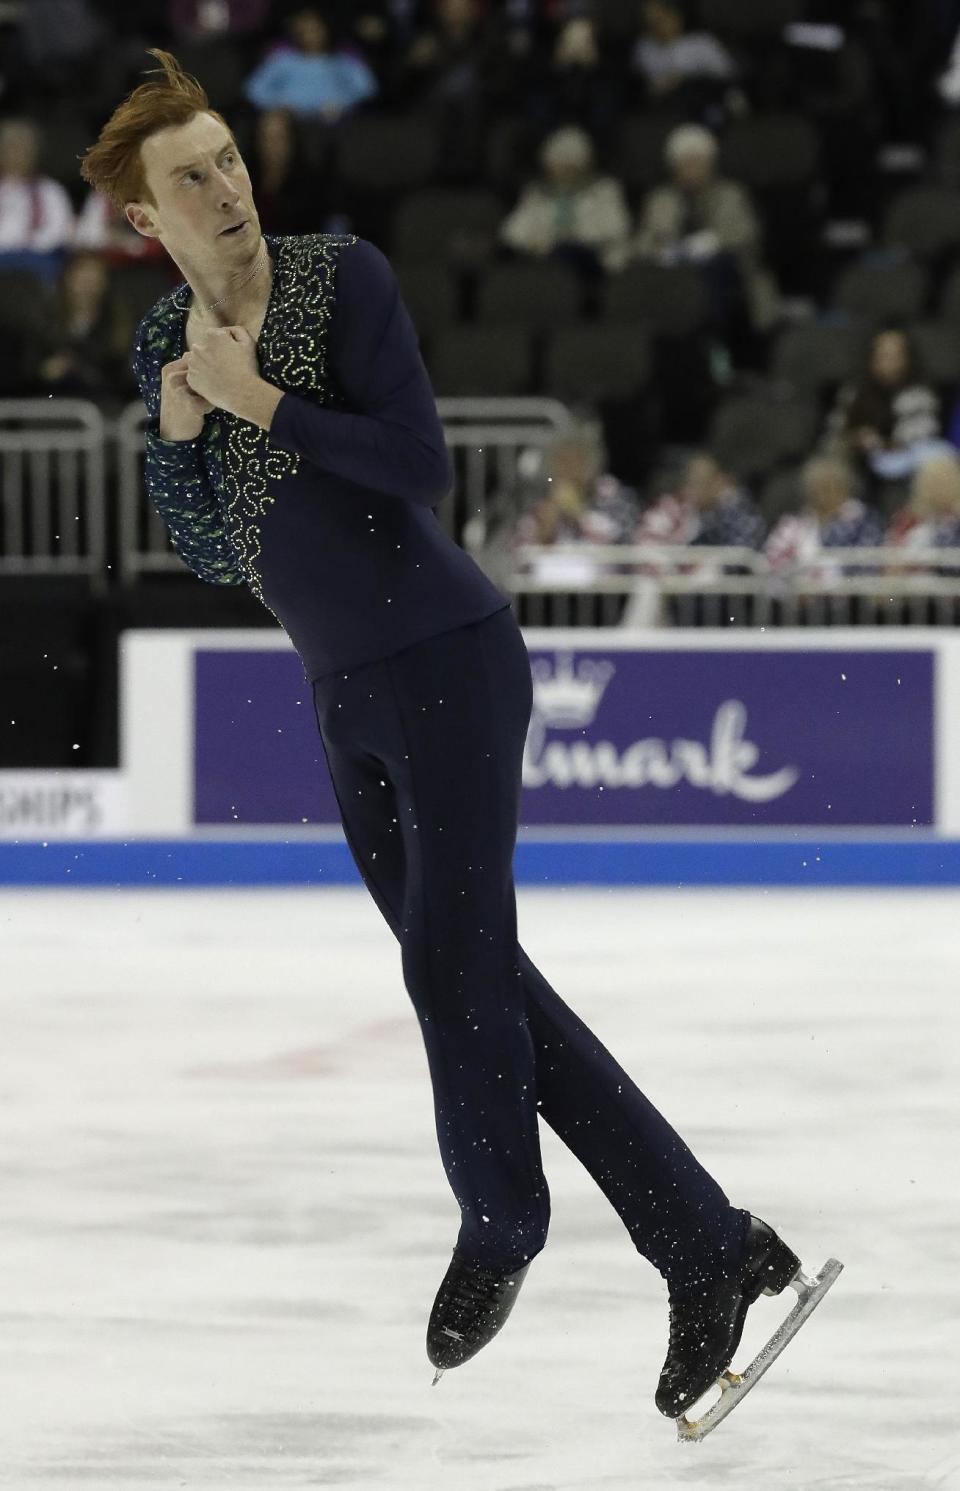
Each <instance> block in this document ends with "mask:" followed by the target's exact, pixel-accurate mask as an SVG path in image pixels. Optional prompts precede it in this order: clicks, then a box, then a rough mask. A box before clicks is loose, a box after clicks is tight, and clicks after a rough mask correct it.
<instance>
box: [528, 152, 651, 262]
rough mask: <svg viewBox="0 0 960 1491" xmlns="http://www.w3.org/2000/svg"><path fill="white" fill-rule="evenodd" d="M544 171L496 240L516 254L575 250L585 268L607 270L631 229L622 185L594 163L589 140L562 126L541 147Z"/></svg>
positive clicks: (542, 253)
mask: <svg viewBox="0 0 960 1491" xmlns="http://www.w3.org/2000/svg"><path fill="white" fill-rule="evenodd" d="M540 162H541V165H542V167H543V172H542V175H541V176H539V177H538V178H537V179H536V180H534V181H531V182H529V183H528V184H527V185H526V186H525V187H524V188H523V191H522V192H521V194H520V200H519V202H518V203H517V205H516V206H515V207H514V209H513V211H512V212H510V213H509V214H508V215H507V217H506V218H504V220H503V222H502V223H501V225H500V235H499V236H500V240H501V242H502V243H504V244H506V245H507V246H508V247H510V248H512V249H514V250H515V251H516V252H518V253H523V254H535V255H539V256H541V257H542V256H546V255H547V254H551V253H554V252H555V251H556V250H558V249H564V248H566V249H569V248H571V247H572V248H573V249H574V250H575V252H576V255H577V257H578V258H579V259H580V260H581V262H582V263H585V264H586V265H587V266H588V267H589V266H592V267H594V268H597V269H599V268H603V269H605V268H606V265H607V259H608V257H609V255H610V254H611V253H612V252H613V251H614V250H615V249H622V247H623V245H625V243H626V241H627V238H628V235H629V233H630V212H629V209H628V207H627V202H626V198H625V196H624V191H623V187H622V186H621V185H620V182H619V181H617V179H616V178H615V177H613V176H604V175H602V174H600V173H598V172H597V170H596V167H595V152H594V146H593V141H592V140H591V138H590V136H589V135H588V134H587V132H586V130H583V129H581V128H580V127H579V126H578V125H565V126H564V127H563V128H562V129H558V130H555V131H554V133H553V134H551V135H549V136H548V137H547V139H546V140H545V141H544V142H543V144H542V146H541V147H540Z"/></svg>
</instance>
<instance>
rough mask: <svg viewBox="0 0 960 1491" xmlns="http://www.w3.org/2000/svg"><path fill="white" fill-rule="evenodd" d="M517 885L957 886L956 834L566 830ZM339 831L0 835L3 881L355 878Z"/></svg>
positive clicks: (528, 852)
mask: <svg viewBox="0 0 960 1491" xmlns="http://www.w3.org/2000/svg"><path fill="white" fill-rule="evenodd" d="M514 865H515V881H516V884H517V885H529V886H541V887H548V886H565V885H638V886H639V885H662V886H683V885H690V886H698V885H699V886H704V885H753V886H766V885H795V886H830V885H894V886H895V885H960V841H958V840H955V839H926V840H919V841H918V840H903V839H900V840H892V839H886V840H881V839H876V840H870V841H867V840H858V841H851V840H832V841H827V842H825V843H817V842H816V841H815V840H809V839H808V840H803V841H799V842H798V841H794V842H792V843H786V842H783V841H770V840H768V841H765V842H760V843H755V842H745V841H743V840H728V841H719V840H716V839H715V840H711V841H702V840H701V841H693V840H684V841H683V842H677V841H672V842H668V841H664V840H657V841H650V840H648V841H623V840H619V841H607V842H603V841H596V840H593V841H589V842H586V841H580V842H576V841H572V840H550V841H545V840H539V841H536V840H534V841H530V840H526V841H521V842H519V843H518V844H517V850H516V857H515V861H514ZM359 884H360V879H359V876H358V874H357V871H356V869H355V867H354V864H353V861H352V859H351V858H350V854H349V851H348V849H347V846H346V844H344V843H342V842H337V841H336V840H334V841H332V842H328V841H326V840H313V841H311V840H302V841H300V842H295V843H284V842H283V841H281V840H257V841H250V840H246V841H240V840H233V841H223V840H211V839H208V840H184V839H159V840H147V839H141V840H131V841H128V842H122V841H119V840H106V839H104V840H94V841H88V842H82V843H80V842H67V841H66V840H59V841H58V840H54V839H51V840H49V841H48V843H47V844H46V845H43V844H39V843H22V844H14V843H0V885H8V886H10V885H55V886H67V885H99V886H116V887H129V886H150V885H165V886H188V885H208V886H231V885H318V886H319V885H359Z"/></svg>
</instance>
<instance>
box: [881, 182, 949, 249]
mask: <svg viewBox="0 0 960 1491" xmlns="http://www.w3.org/2000/svg"><path fill="white" fill-rule="evenodd" d="M883 240H884V242H885V243H887V244H890V245H895V246H897V247H901V248H906V249H909V250H910V252H911V253H914V254H916V255H917V257H918V258H921V259H933V258H936V257H937V256H938V255H940V254H942V253H943V252H944V251H945V250H947V249H954V248H956V247H957V246H958V245H960V192H955V191H950V190H948V189H947V188H945V187H938V186H918V187H911V188H910V189H909V190H908V191H905V192H901V193H900V195H899V196H898V197H896V198H894V200H893V202H891V204H890V207H889V209H888V211H887V215H886V218H885V220H884V224H883Z"/></svg>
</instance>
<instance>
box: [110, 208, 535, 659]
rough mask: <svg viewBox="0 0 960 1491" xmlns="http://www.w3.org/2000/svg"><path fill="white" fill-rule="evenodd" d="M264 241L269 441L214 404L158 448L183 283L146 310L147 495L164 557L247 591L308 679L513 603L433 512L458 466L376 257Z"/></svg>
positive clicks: (309, 242)
mask: <svg viewBox="0 0 960 1491" xmlns="http://www.w3.org/2000/svg"><path fill="white" fill-rule="evenodd" d="M264 237H265V239H266V243H267V249H268V252H269V254H270V257H271V259H272V260H273V283H272V287H271V292H270V300H269V304H268V306H267V310H266V314H265V316H264V320H263V326H262V329H261V332H260V336H259V339H258V341H257V360H258V364H259V368H260V374H261V376H262V377H263V378H265V379H266V380H267V382H268V383H272V384H274V385H275V386H276V387H277V388H281V389H283V390H284V394H283V397H282V398H281V400H280V402H279V403H278V405H277V407H276V411H275V413H274V415H273V419H272V421H271V425H270V429H269V431H266V430H262V429H261V428H260V427H259V426H258V425H255V424H252V423H250V421H248V420H244V419H240V418H238V416H236V415H234V414H230V413H228V412H227V411H226V410H223V409H214V410H212V411H211V412H210V413H208V414H207V415H206V416H205V418H204V423H203V431H202V433H201V434H200V435H199V436H198V437H197V438H196V439H195V440H163V439H161V438H160V434H159V415H160V391H161V382H160V372H161V369H162V367H163V366H164V364H165V363H167V362H170V361H172V360H173V359H175V358H178V357H181V356H183V353H184V351H185V341H184V328H185V323H186V319H187V311H188V309H189V307H190V303H191V294H192V292H191V290H190V286H189V284H188V283H187V282H184V283H183V284H181V285H178V286H177V288H176V289H175V290H171V291H170V292H169V293H168V294H166V295H163V296H161V298H160V299H159V300H158V301H157V302H156V304H155V305H154V306H153V307H152V308H151V309H150V310H149V311H148V312H147V314H146V316H144V318H143V320H142V321H141V322H140V324H139V326H138V327H137V331H136V336H135V350H134V353H133V360H132V363H131V366H132V369H133V373H134V376H135V377H136V379H137V382H138V384H139V386H140V391H141V394H142V395H143V401H144V404H145V405H146V409H147V414H148V417H149V418H148V424H147V426H146V432H145V446H146V459H145V467H144V479H145V483H146V487H147V492H148V494H149V497H150V500H151V502H152V503H153V505H154V507H155V508H156V509H157V511H158V512H159V513H160V515H161V517H162V518H163V520H164V522H165V524H166V525H167V528H168V530H169V533H170V538H171V542H172V543H173V546H174V548H175V549H176V551H177V553H178V554H179V555H180V556H181V558H182V559H183V560H184V562H185V563H186V564H187V565H189V567H190V568H191V569H192V570H193V571H194V573H195V574H197V575H199V576H200V578H201V579H203V580H208V581H210V582H211V583H212V584H215V585H240V584H243V583H246V584H247V585H249V587H250V589H251V590H252V591H253V593H254V594H255V595H256V596H257V597H258V599H259V600H261V601H262V602H263V603H264V605H265V606H267V608H268V609H269V610H270V611H272V612H273V614H274V615H275V616H276V618H277V620H278V621H279V622H280V624H281V626H282V627H283V628H284V630H285V631H286V632H287V634H288V636H289V637H290V639H291V641H292V642H293V645H294V647H295V648H296V649H297V651H298V652H299V654H300V657H301V660H302V662H303V665H304V673H305V676H306V678H307V680H308V681H310V682H312V681H313V680H314V679H315V678H318V677H320V675H321V674H324V673H329V672H333V671H334V670H335V669H339V668H350V667H355V666H358V665H359V664H362V663H366V662H373V661H374V660H375V659H377V658H382V657H386V656H389V655H390V654H391V653H393V652H397V651H399V650H400V649H401V648H403V647H407V646H409V645H410V644H411V643H412V642H418V641H421V640H422V639H423V638H425V637H430V636H433V635H435V634H436V633H438V632H445V631H450V630H452V629H453V628H454V627H458V626H464V625H466V624H467V623H468V622H471V621H480V620H481V619H482V618H483V617H485V616H490V615H492V614H493V613H494V612H495V611H499V610H501V609H503V607H505V606H508V605H509V604H510V599H509V597H508V596H506V595H504V594H503V592H502V591H500V590H498V588H497V587H496V586H495V585H494V584H493V582H492V581H491V580H490V579H489V578H488V577H487V576H486V575H485V574H484V572H483V570H482V569H481V568H480V567H479V565H478V564H476V563H475V561H474V560H473V559H472V558H471V556H470V555H469V554H467V553H466V552H465V550H463V549H462V548H461V547H460V546H459V545H458V544H457V543H456V542H455V541H454V540H453V539H452V538H450V537H449V536H448V535H447V533H446V532H445V531H444V528H443V526H442V524H441V523H440V521H439V519H438V518H437V515H436V508H437V506H438V505H439V503H440V501H441V500H442V498H444V497H445V496H446V495H447V493H448V492H449V491H450V487H451V484H452V481H453V465H452V461H451V458H450V453H449V451H448V450H447V446H446V443H445V441H444V435H443V426H442V424H441V423H440V418H439V415H438V413H437V407H436V402H435V399H434V395H433V390H432V388H431V386H430V380H429V377H428V375H427V371H426V368H425V367H424V364H423V359H422V358H421V356H420V348H419V345H418V342H417V335H416V332H415V330H414V327H413V323H412V321H411V319H410V316H409V313H408V311H407V308H406V306H405V305H404V303H403V300H402V298H401V295H400V290H399V287H398V285H397V281H396V278H395V276H394V273H393V270H392V269H391V267H390V264H389V262H388V260H387V259H386V258H385V256H384V255H383V254H382V253H381V252H380V250H379V249H378V248H377V247H376V246H375V245H374V244H372V243H370V242H368V241H367V240H366V239H363V238H358V237H357V236H356V235H355V234H349V233H307V234H303V235H300V236H287V237H282V236H277V235H273V234H265V235H264Z"/></svg>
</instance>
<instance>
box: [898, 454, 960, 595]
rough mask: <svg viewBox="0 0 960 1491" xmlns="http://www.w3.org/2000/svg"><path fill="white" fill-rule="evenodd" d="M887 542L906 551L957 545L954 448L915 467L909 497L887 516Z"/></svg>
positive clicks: (959, 508) (959, 511)
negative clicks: (889, 516) (888, 520)
mask: <svg viewBox="0 0 960 1491" xmlns="http://www.w3.org/2000/svg"><path fill="white" fill-rule="evenodd" d="M887 543H888V544H891V545H895V546H896V547H897V548H902V549H905V550H908V551H909V550H914V551H915V550H917V549H940V548H957V547H960V459H958V457H957V453H956V451H954V450H952V449H949V448H945V449H944V450H943V451H942V452H941V453H940V454H938V455H933V456H930V457H929V459H928V460H925V461H923V462H922V463H921V464H920V465H919V466H918V467H917V469H916V471H915V472H914V474H913V481H912V482H911V484H910V497H909V500H908V501H907V502H906V503H905V504H904V506H903V507H901V508H898V509H897V511H896V512H895V513H894V514H893V515H892V517H891V519H890V524H889V527H888V529H887ZM899 568H901V566H898V569H899ZM936 573H938V574H956V573H957V570H956V569H954V570H946V569H941V568H939V567H937V569H936Z"/></svg>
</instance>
